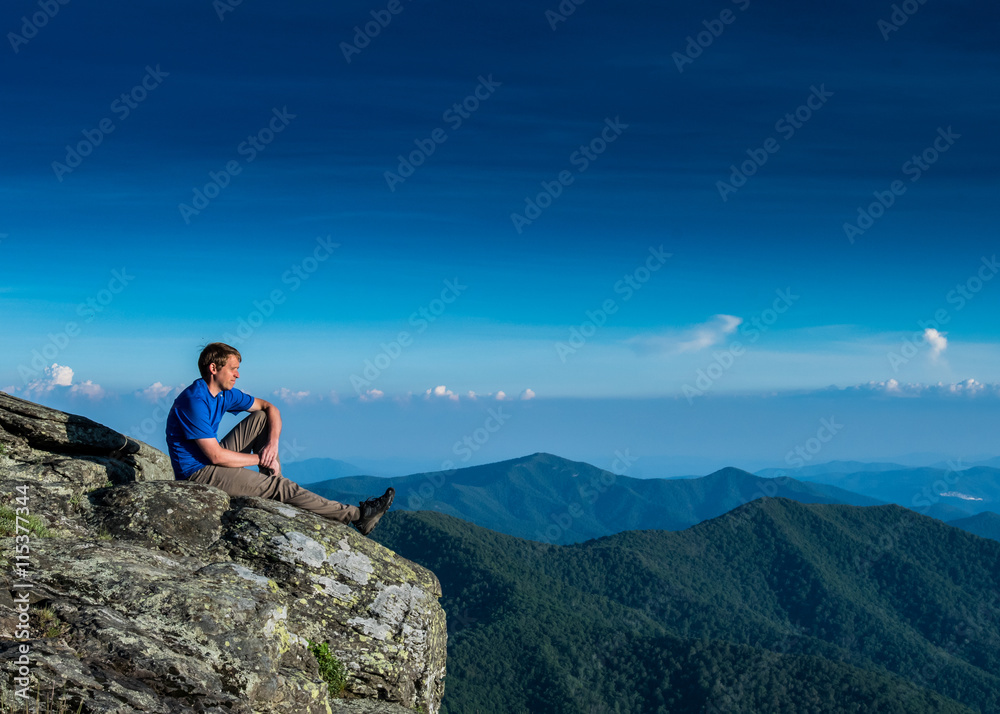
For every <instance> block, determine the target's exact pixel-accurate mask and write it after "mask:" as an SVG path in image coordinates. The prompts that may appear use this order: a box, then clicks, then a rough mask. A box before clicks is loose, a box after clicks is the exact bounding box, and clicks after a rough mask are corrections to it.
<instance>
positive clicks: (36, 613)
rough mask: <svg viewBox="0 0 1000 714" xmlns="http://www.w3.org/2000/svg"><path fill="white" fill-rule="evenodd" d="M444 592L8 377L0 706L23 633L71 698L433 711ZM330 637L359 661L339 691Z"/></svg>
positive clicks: (1, 408) (1, 410) (429, 577)
mask: <svg viewBox="0 0 1000 714" xmlns="http://www.w3.org/2000/svg"><path fill="white" fill-rule="evenodd" d="M17 499H22V500H20V501H18V500H17ZM22 507H26V508H27V510H28V512H29V513H30V515H31V522H30V524H25V522H24V521H22V522H21V525H22V530H23V528H24V526H25V525H27V527H29V528H30V530H31V533H30V534H29V538H28V541H29V542H28V545H29V551H28V553H27V556H28V557H27V558H26V559H21V560H18V558H17V555H16V554H15V553H16V551H15V548H16V546H17V544H16V542H15V537H14V535H15V533H14V531H15V515H16V511H15V509H17V508H22ZM23 513H24V512H22V515H23ZM22 540H23V539H22ZM24 564H26V565H27V568H26V571H27V572H26V574H25V573H20V572H19V571H18V570H17V569H16V568H17V567H18V566H19V565H24ZM24 583H30V587H26V586H25V585H24ZM18 586H20V587H18ZM25 592H27V593H28V606H27V610H28V623H27V624H28V628H27V629H28V630H29V631H30V634H29V636H28V639H27V640H25V639H15V635H23V634H24V632H23V631H21V632H19V630H22V628H24V623H23V621H20V623H19V620H18V617H19V614H20V613H19V611H18V604H19V603H20V602H21V600H20V599H21V598H23V597H24V596H23V593H25ZM440 596H441V587H440V584H439V583H438V580H437V578H436V577H435V576H434V574H433V573H431V572H430V571H428V570H426V569H424V568H422V567H420V566H418V565H416V564H415V563H412V562H411V561H408V560H406V559H404V558H402V557H400V556H398V555H396V554H395V553H394V552H392V551H390V550H387V549H386V548H383V547H382V546H380V545H378V544H377V543H375V542H374V541H371V540H369V539H367V538H365V537H363V536H361V535H360V534H359V533H358V532H357V531H356V530H355V529H354V528H352V527H349V526H343V525H340V524H337V523H332V522H330V521H327V520H326V519H323V518H321V517H319V516H316V515H314V514H311V513H308V512H306V511H302V510H300V509H297V508H293V507H290V506H285V505H283V504H281V503H277V502H274V501H267V500H263V499H255V498H247V499H241V498H233V499H231V498H230V497H229V496H228V495H227V494H225V493H224V492H222V491H220V490H218V489H215V488H211V487H209V486H203V485H201V484H195V483H187V482H182V481H181V482H178V481H174V480H173V474H172V472H171V470H170V462H169V459H168V458H167V457H166V455H164V454H163V453H161V452H159V451H157V450H156V449H153V448H152V447H150V446H149V445H147V444H144V443H141V442H138V441H136V440H134V439H131V438H127V437H125V436H123V435H122V434H119V433H118V432H116V431H114V430H112V429H109V428H107V427H105V426H102V425H100V424H97V423H95V422H93V421H90V420H88V419H85V418H83V417H80V416H76V415H72V414H66V413H64V412H60V411H56V410H53V409H49V408H46V407H42V406H39V405H37V404H33V403H31V402H27V401H24V400H21V399H17V398H15V397H11V396H9V395H7V394H4V393H0V660H2V663H0V664H2V666H3V671H2V672H0V683H2V684H3V685H4V689H5V691H4V693H3V701H2V704H3V705H6V706H0V709H4V710H6V707H9V706H10V705H11V704H13V703H15V702H18V701H19V700H15V698H14V694H13V692H14V690H15V689H16V688H17V686H18V682H17V681H16V680H15V677H16V676H17V675H18V671H17V666H16V664H15V661H16V659H17V658H18V657H19V656H20V654H19V650H18V648H19V647H20V646H21V645H22V644H27V645H28V646H29V647H30V661H31V664H30V665H29V669H30V676H31V678H32V681H31V687H30V690H31V699H32V701H34V700H35V692H36V691H37V690H38V689H40V690H41V693H42V694H41V698H42V700H45V699H46V698H49V699H55V700H58V701H59V702H60V704H59V706H61V707H63V708H64V709H65V710H67V711H72V712H75V711H77V709H78V707H80V704H81V702H82V711H83V712H133V711H142V712H182V711H199V712H246V713H247V714H250V713H251V712H261V713H263V712H274V713H278V712H281V713H284V712H296V713H299V712H307V713H311V712H317V713H318V712H332V713H337V712H372V713H373V714H374V713H376V712H379V713H381V712H385V713H387V714H388V713H389V712H405V711H412V710H417V711H422V712H426V713H427V714H434V713H435V712H437V710H438V707H439V704H440V701H441V696H442V694H443V690H444V674H445V647H446V641H445V640H446V629H445V616H444V611H443V610H442V609H441V606H440V605H439V603H438V598H439V597H440ZM22 609H24V608H23V607H22ZM322 643H326V644H327V646H328V650H329V652H330V653H332V655H333V656H334V657H335V658H336V659H337V660H339V662H340V663H342V665H343V668H344V671H345V673H346V678H345V679H346V684H345V687H344V689H343V692H342V693H341V694H340V695H337V696H334V695H333V694H331V688H330V686H328V681H331V680H334V679H335V678H334V677H331V676H329V674H326V675H325V679H324V676H321V667H322V668H323V671H324V672H327V673H328V672H329V671H330V669H329V668H330V667H331V666H332V667H334V668H336V666H337V665H336V663H335V662H333V663H331V661H330V660H329V659H328V657H327V656H326V654H325V653H323V652H322V651H320V649H319V647H321V645H322ZM334 689H336V687H334ZM52 710H53V711H54V710H55V709H52Z"/></svg>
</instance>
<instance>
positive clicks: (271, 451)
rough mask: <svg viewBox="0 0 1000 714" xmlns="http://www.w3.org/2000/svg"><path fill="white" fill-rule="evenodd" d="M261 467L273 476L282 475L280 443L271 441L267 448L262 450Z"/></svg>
mask: <svg viewBox="0 0 1000 714" xmlns="http://www.w3.org/2000/svg"><path fill="white" fill-rule="evenodd" d="M258 455H259V456H260V465H261V466H262V467H264V468H265V469H269V470H270V471H271V473H272V474H280V473H281V464H280V463H279V462H278V442H277V441H270V442H268V444H267V446H265V447H264V448H263V449H261V450H260V454H258Z"/></svg>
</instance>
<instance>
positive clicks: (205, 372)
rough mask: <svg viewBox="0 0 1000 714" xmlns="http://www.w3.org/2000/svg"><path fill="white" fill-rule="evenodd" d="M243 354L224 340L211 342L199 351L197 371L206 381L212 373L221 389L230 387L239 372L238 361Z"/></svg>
mask: <svg viewBox="0 0 1000 714" xmlns="http://www.w3.org/2000/svg"><path fill="white" fill-rule="evenodd" d="M242 361H243V356H242V355H240V351H239V350H238V349H236V348H235V347H230V346H229V345H227V344H226V343H224V342H213V343H212V344H210V345H208V346H207V347H206V348H205V349H203V350H202V351H201V356H199V357H198V371H199V372H201V376H202V377H203V378H204V379H205V381H206V382H211V381H212V377H213V375H214V376H215V381H216V382H218V384H219V386H220V387H221V388H222V389H232V388H233V385H234V384H236V379H237V377H239V376H240V374H239V367H240V362H242Z"/></svg>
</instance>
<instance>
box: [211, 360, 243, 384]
mask: <svg viewBox="0 0 1000 714" xmlns="http://www.w3.org/2000/svg"><path fill="white" fill-rule="evenodd" d="M239 376H240V361H239V360H238V359H237V358H236V355H229V360H228V361H227V362H226V366H225V367H223V368H222V369H220V370H218V371H217V372H216V373H215V381H216V383H217V384H218V385H219V388H220V389H222V390H224V391H229V390H230V389H232V388H233V385H235V384H236V380H237V379H239Z"/></svg>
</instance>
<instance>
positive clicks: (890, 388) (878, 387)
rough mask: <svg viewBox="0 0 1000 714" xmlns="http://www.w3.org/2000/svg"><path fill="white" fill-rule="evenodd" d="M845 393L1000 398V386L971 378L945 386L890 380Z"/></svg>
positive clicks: (854, 387) (852, 389)
mask: <svg viewBox="0 0 1000 714" xmlns="http://www.w3.org/2000/svg"><path fill="white" fill-rule="evenodd" d="M844 391H848V392H854V391H859V392H874V393H880V394H885V395H886V396H891V397H928V396H942V397H949V396H966V397H976V396H980V395H984V396H989V395H992V396H1000V384H984V383H983V382H977V381H976V380H975V379H971V378H970V379H966V380H965V381H962V382H958V383H955V384H945V383H943V382H938V383H937V384H923V383H920V382H909V383H907V384H902V383H900V382H898V381H896V380H895V379H889V380H886V381H884V382H867V383H865V384H858V385H855V386H853V387H846V388H845V390H844Z"/></svg>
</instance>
